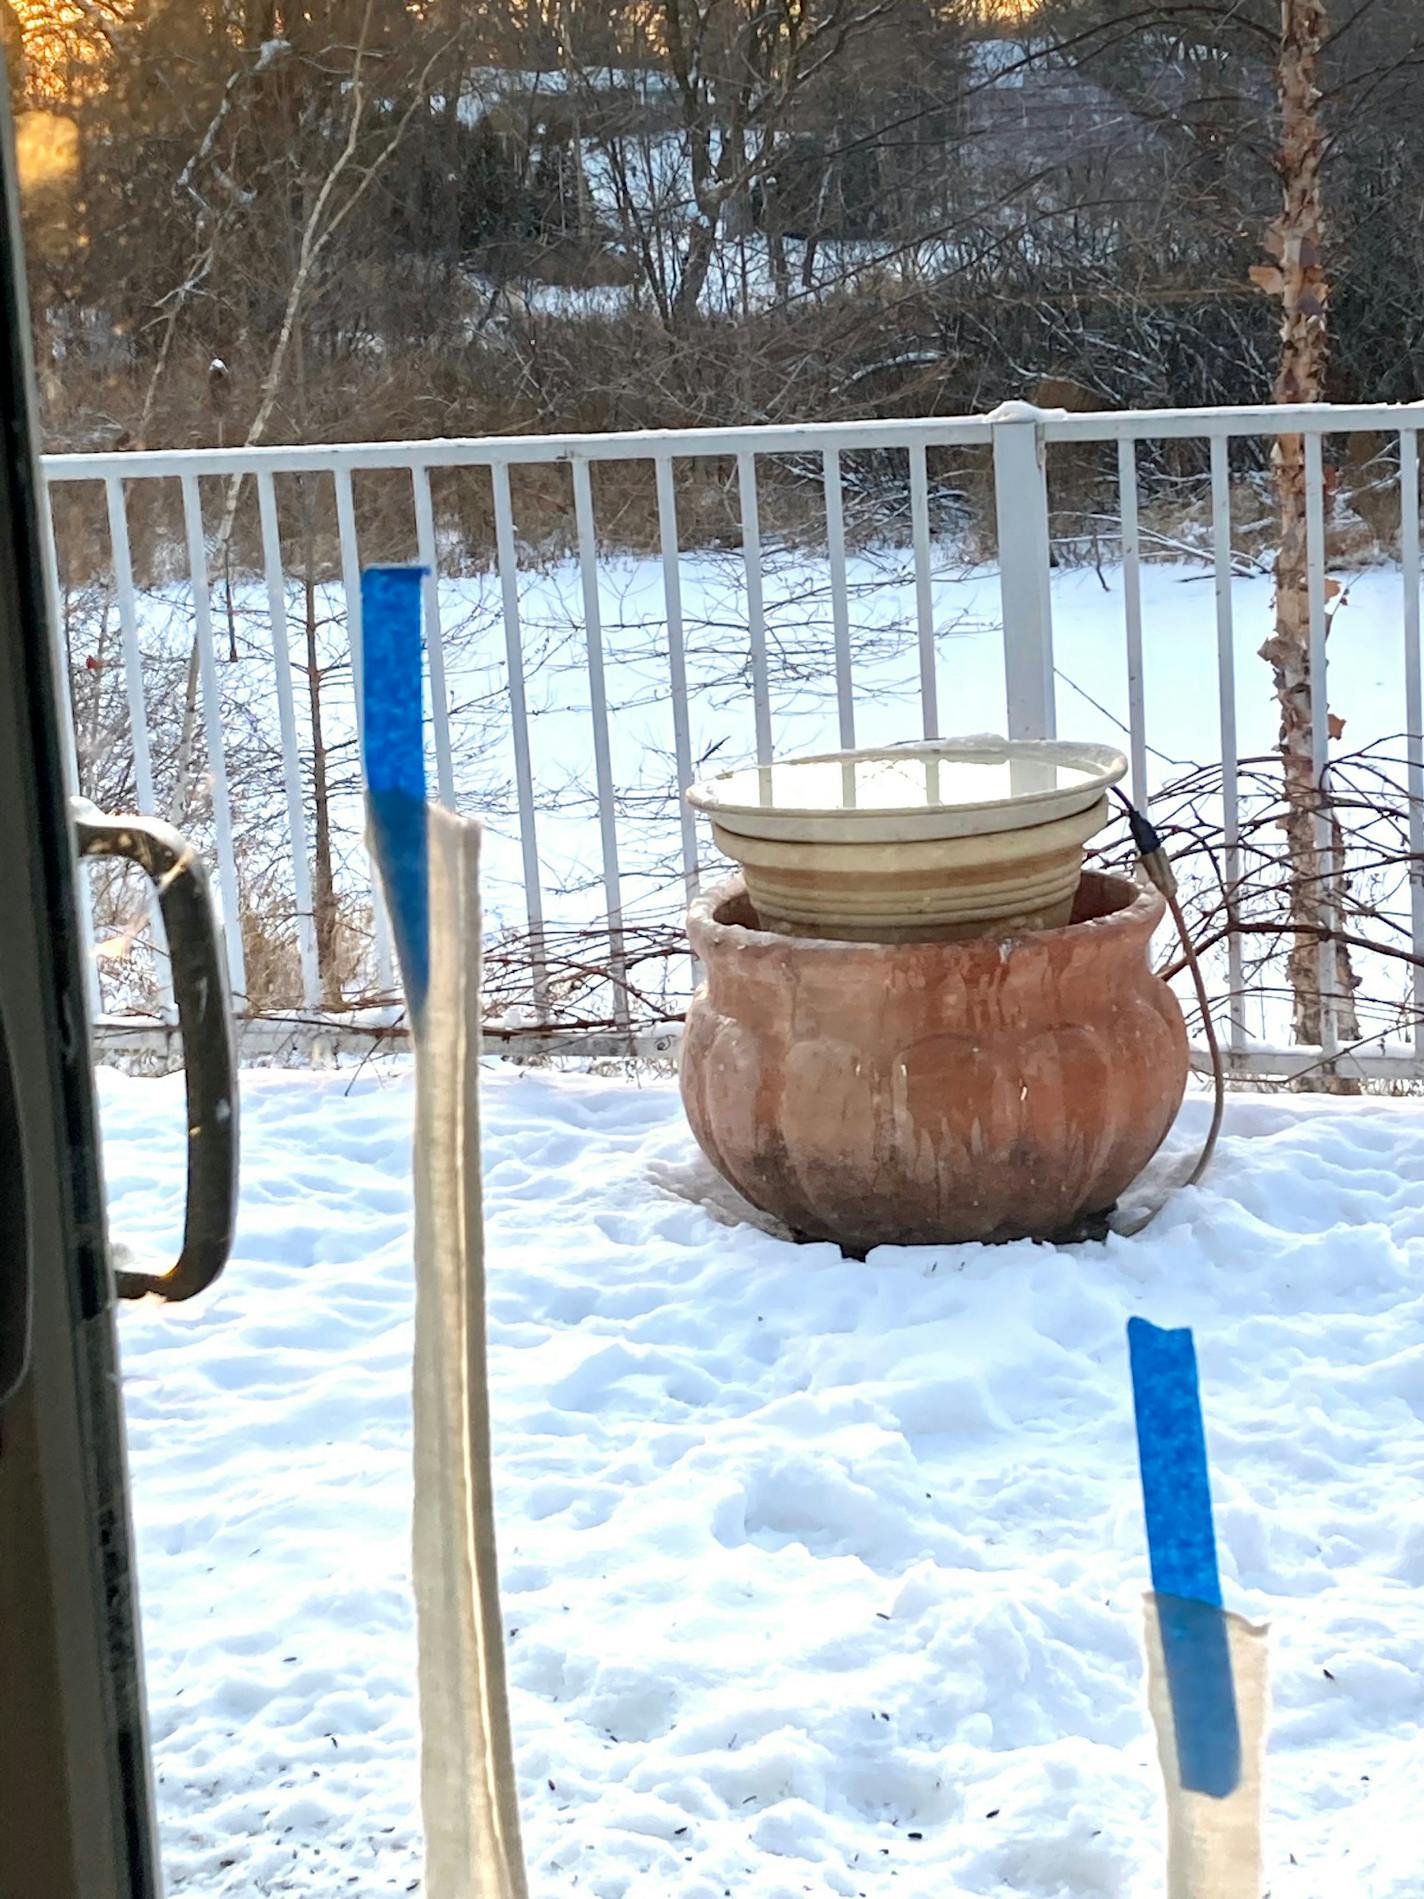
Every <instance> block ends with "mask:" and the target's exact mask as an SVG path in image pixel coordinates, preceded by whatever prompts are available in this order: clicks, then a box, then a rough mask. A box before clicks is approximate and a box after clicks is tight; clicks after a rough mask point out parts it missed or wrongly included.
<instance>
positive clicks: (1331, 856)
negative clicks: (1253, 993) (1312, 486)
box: [1251, 0, 1359, 1046]
mask: <svg viewBox="0 0 1424 1899" xmlns="http://www.w3.org/2000/svg"><path fill="white" fill-rule="evenodd" d="M1326 32H1327V17H1326V5H1325V0H1281V48H1280V65H1279V70H1278V75H1277V84H1278V89H1279V103H1280V115H1281V149H1280V157H1279V161H1278V164H1279V170H1280V177H1281V190H1282V198H1283V204H1282V210H1281V215H1280V217H1279V218H1277V220H1276V221H1275V223H1274V224H1273V225H1272V226H1271V228H1270V230H1269V232H1268V233H1267V236H1266V249H1267V251H1268V252H1269V253H1270V256H1271V258H1272V262H1271V263H1270V264H1263V265H1259V266H1257V267H1256V268H1255V269H1254V270H1253V271H1252V273H1251V275H1252V277H1253V279H1254V280H1255V282H1256V283H1257V284H1258V285H1259V286H1260V288H1261V289H1262V290H1264V291H1265V292H1266V293H1267V294H1268V295H1270V296H1274V297H1277V298H1279V300H1280V304H1281V355H1280V368H1279V373H1278V374H1277V377H1276V388H1275V399H1276V401H1277V402H1280V403H1289V402H1320V401H1323V400H1324V397H1325V371H1326V366H1327V362H1328V357H1329V324H1328V309H1329V300H1330V285H1329V282H1328V279H1327V277H1326V273H1325V207H1324V196H1323V192H1322V188H1321V162H1322V158H1323V153H1324V139H1323V135H1322V132H1321V125H1320V116H1319V102H1320V94H1319V92H1318V91H1317V89H1316V84H1315V79H1316V66H1317V61H1318V59H1319V56H1320V50H1321V47H1322V46H1323V44H1324V42H1325V38H1326ZM1272 460H1273V475H1274V481H1275V489H1276V496H1277V501H1278V505H1279V510H1280V545H1279V550H1278V552H1277V555H1276V569H1275V582H1276V599H1275V611H1276V627H1275V632H1274V634H1273V636H1272V637H1271V638H1270V639H1269V640H1267V642H1266V644H1265V645H1264V646H1263V647H1262V648H1261V657H1262V658H1263V659H1266V660H1269V662H1270V664H1271V668H1272V671H1273V673H1274V675H1275V688H1276V698H1277V701H1278V702H1279V705H1280V713H1281V724H1280V740H1279V744H1280V753H1281V765H1282V771H1283V777H1284V796H1285V806H1286V815H1285V818H1284V820H1283V822H1284V828H1285V833H1286V849H1287V855H1288V859H1289V865H1290V906H1291V921H1292V924H1293V926H1294V928H1295V936H1294V941H1293V944H1292V948H1291V952H1290V961H1289V976H1290V985H1291V992H1292V996H1293V999H1294V1030H1295V1039H1296V1041H1297V1042H1300V1043H1304V1044H1307V1045H1311V1046H1315V1045H1318V1044H1319V1043H1320V1042H1321V1039H1322V1030H1323V1027H1324V1008H1323V1006H1322V981H1321V977H1322V972H1323V971H1331V972H1333V980H1328V981H1327V983H1326V985H1325V987H1326V989H1327V990H1328V992H1329V994H1330V996H1331V999H1332V1000H1333V1004H1334V1009H1335V1021H1336V1028H1337V1032H1338V1035H1339V1039H1340V1040H1341V1042H1342V1043H1349V1042H1352V1041H1355V1040H1357V1039H1358V1037H1359V1023H1358V1020H1357V1017H1356V1012H1355V1003H1354V988H1355V984H1354V978H1353V975H1352V972H1351V969H1350V959H1349V952H1348V950H1347V949H1346V948H1345V946H1344V945H1343V944H1337V945H1335V946H1334V948H1333V950H1332V952H1331V953H1330V955H1329V956H1328V957H1326V956H1322V953H1321V948H1320V945H1321V940H1322V939H1321V931H1322V930H1323V929H1325V928H1327V927H1328V926H1329V924H1330V921H1331V918H1332V917H1333V916H1334V913H1335V907H1336V906H1335V902H1334V899H1335V898H1337V897H1338V896H1339V895H1340V892H1339V890H1338V888H1337V887H1335V873H1334V870H1333V865H1334V864H1335V863H1336V862H1338V860H1339V854H1340V853H1339V849H1338V846H1339V840H1340V831H1339V823H1338V820H1337V819H1335V818H1334V817H1333V814H1332V813H1331V812H1330V810H1329V803H1328V798H1327V795H1326V792H1325V789H1324V787H1323V786H1322V785H1320V784H1318V783H1317V782H1316V773H1315V764H1314V755H1313V753H1314V744H1313V741H1314V726H1313V718H1312V711H1311V653H1310V591H1309V581H1308V548H1307V528H1306V518H1307V517H1306V477H1305V441H1304V438H1303V437H1302V436H1299V435H1283V436H1281V437H1279V438H1278V441H1277V445H1276V448H1275V450H1274V453H1273V458H1272ZM1319 712H1320V716H1321V718H1327V717H1328V713H1327V711H1326V708H1325V707H1324V706H1323V705H1322V706H1321V707H1320V708H1319ZM1322 830H1323V831H1325V832H1327V833H1328V835H1329V840H1330V841H1329V844H1328V846H1326V847H1325V848H1322V845H1321V832H1322Z"/></svg>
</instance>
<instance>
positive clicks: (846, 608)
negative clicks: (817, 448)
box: [821, 448, 855, 751]
mask: <svg viewBox="0 0 1424 1899" xmlns="http://www.w3.org/2000/svg"><path fill="white" fill-rule="evenodd" d="M821 468H822V474H823V478H824V482H825V491H826V549H827V552H828V554H829V555H830V564H831V624H832V626H833V627H834V629H835V642H836V709H837V712H838V714H839V719H840V740H841V749H842V750H843V751H850V750H851V749H852V748H853V747H854V745H855V696H854V688H853V685H852V683H851V670H850V600H849V597H848V590H847V581H846V550H845V502H844V495H843V493H842V490H841V458H840V455H839V453H838V451H837V450H836V449H833V448H828V449H827V450H826V452H825V454H824V455H823V456H822V457H821Z"/></svg>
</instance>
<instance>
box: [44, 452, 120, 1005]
mask: <svg viewBox="0 0 1424 1899" xmlns="http://www.w3.org/2000/svg"><path fill="white" fill-rule="evenodd" d="M39 490H40V494H39V500H40V531H41V534H42V536H43V540H44V563H45V587H46V590H47V592H48V595H49V626H50V640H51V646H52V650H53V653H54V675H55V682H56V684H57V686H58V688H59V695H60V697H59V704H60V713H61V719H60V723H61V726H62V728H63V729H62V730H61V732H60V735H59V742H60V745H61V747H62V749H63V754H64V788H65V790H66V792H67V793H68V795H69V796H70V797H71V798H72V797H75V796H77V795H78V793H79V792H80V791H81V789H82V786H81V783H80V778H79V740H78V732H77V730H76V727H75V723H74V689H73V685H72V683H71V680H70V676H69V643H68V641H67V639H66V638H65V609H64V588H63V586H62V585H61V584H60V578H59V553H58V550H57V549H56V547H55V543H54V508H53V506H52V505H51V502H50V493H49V483H48V482H47V481H41V482H40V484H39ZM94 689H95V691H97V690H98V682H97V680H96V681H95V688H94ZM75 861H76V863H77V864H78V867H79V899H80V901H79V953H80V956H81V957H82V958H83V962H84V992H85V995H86V997H87V999H88V1003H89V1015H90V1018H91V1020H97V1018H98V1017H99V1016H100V1015H101V1014H102V1013H103V1009H104V995H103V990H102V988H101V987H100V983H99V959H98V957H97V956H95V954H94V914H93V896H92V891H91V887H90V881H89V865H90V861H91V860H90V859H88V858H86V857H80V858H77V859H76V860H75Z"/></svg>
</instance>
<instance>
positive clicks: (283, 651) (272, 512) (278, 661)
mask: <svg viewBox="0 0 1424 1899" xmlns="http://www.w3.org/2000/svg"><path fill="white" fill-rule="evenodd" d="M257 509H258V516H259V519H260V521H261V524H262V565H263V570H264V573H265V575H266V581H267V620H268V627H269V631H270V635H271V641H272V664H273V668H274V670H275V673H276V680H277V726H278V730H279V732H280V734H281V739H282V783H283V787H284V789H285V791H286V797H287V838H288V848H289V853H290V856H291V860H292V895H293V899H294V902H295V906H296V917H297V954H298V956H299V957H300V959H301V966H302V1001H303V1003H304V1004H305V1005H306V1006H307V1008H309V1009H314V1008H315V1007H316V1006H317V1004H318V1003H319V1002H320V1000H321V970H320V967H319V965H318V960H317V947H316V915H315V912H314V910H313V907H312V876H311V862H310V860H309V858H308V857H307V826H306V814H305V812H304V811H303V809H302V764H301V757H300V754H299V752H298V749H297V714H296V707H295V705H294V703H293V697H292V655H291V649H290V647H289V645H288V643H287V583H286V575H285V574H284V572H283V569H282V536H281V533H280V531H279V529H278V526H277V491H276V488H275V487H274V485H273V480H272V476H271V474H270V473H268V472H267V471H266V470H265V469H263V470H261V471H259V473H258V475H257Z"/></svg>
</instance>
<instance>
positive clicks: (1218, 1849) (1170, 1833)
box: [1146, 1595, 1269, 1899]
mask: <svg viewBox="0 0 1424 1899" xmlns="http://www.w3.org/2000/svg"><path fill="white" fill-rule="evenodd" d="M1222 1621H1223V1623H1224V1625H1225V1628H1226V1637H1227V1648H1228V1652H1229V1654H1230V1657H1231V1675H1232V1685H1233V1687H1234V1690H1235V1699H1236V1722H1237V1728H1238V1730H1239V1733H1240V1742H1241V1775H1240V1779H1239V1781H1238V1782H1237V1785H1236V1789H1235V1791H1234V1792H1233V1793H1231V1794H1228V1795H1227V1796H1226V1798H1225V1799H1216V1798H1214V1797H1213V1796H1212V1795H1210V1794H1202V1793H1194V1792H1192V1791H1190V1790H1189V1789H1188V1788H1185V1787H1183V1785H1182V1782H1181V1770H1180V1767H1179V1764H1178V1760H1177V1737H1176V1728H1175V1724H1174V1721H1173V1716H1172V1696H1171V1689H1170V1684H1169V1682H1168V1679H1167V1668H1166V1662H1165V1658H1164V1656H1163V1650H1162V1635H1161V1627H1160V1623H1159V1620H1158V1613H1157V1598H1156V1596H1154V1595H1149V1596H1148V1597H1147V1599H1146V1633H1147V1700H1148V1705H1149V1707H1150V1708H1151V1710H1152V1721H1153V1725H1154V1726H1155V1728H1156V1730H1157V1752H1158V1755H1159V1757H1160V1759H1161V1762H1162V1779H1163V1781H1164V1783H1165V1786H1166V1792H1167V1899H1261V1893H1262V1860H1261V1821H1262V1804H1263V1789H1264V1778H1265V1776H1264V1766H1263V1762H1264V1756H1265V1742H1266V1719H1267V1707H1268V1698H1269V1687H1268V1681H1267V1654H1268V1649H1267V1640H1268V1635H1269V1631H1268V1629H1267V1628H1265V1627H1264V1626H1262V1627H1257V1626H1256V1625H1254V1624H1253V1623H1250V1622H1245V1621H1243V1620H1242V1619H1241V1617H1240V1616H1236V1615H1226V1614H1223V1616H1222Z"/></svg>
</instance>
